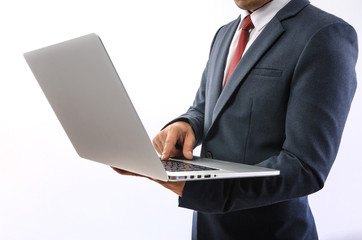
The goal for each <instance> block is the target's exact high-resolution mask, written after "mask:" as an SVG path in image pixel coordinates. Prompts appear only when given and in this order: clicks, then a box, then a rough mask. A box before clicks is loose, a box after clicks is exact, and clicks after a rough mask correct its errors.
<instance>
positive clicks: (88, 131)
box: [24, 34, 168, 181]
mask: <svg viewBox="0 0 362 240" xmlns="http://www.w3.org/2000/svg"><path fill="white" fill-rule="evenodd" d="M24 57H25V59H26V61H27V63H28V64H29V66H30V68H31V70H32V72H33V74H34V76H35V78H36V79H37V81H38V83H39V85H40V87H41V88H42V90H43V92H44V94H45V95H46V97H47V99H48V101H49V103H50V105H51V106H52V108H53V110H54V112H55V113H56V115H57V117H58V119H59V121H60V122H61V124H62V126H63V128H64V130H65V132H66V133H67V135H68V137H69V139H70V141H71V142H72V144H73V146H74V148H75V149H76V151H77V153H78V154H79V156H81V157H83V158H86V159H90V160H94V161H97V162H101V163H104V164H107V165H110V166H114V167H117V168H120V169H124V170H128V171H131V172H135V173H138V174H142V175H145V176H149V177H152V178H156V179H160V180H163V181H167V180H168V177H167V174H166V171H165V170H164V168H163V166H162V163H161V162H160V160H159V158H158V156H157V154H156V152H155V150H154V148H153V146H152V143H151V141H150V139H149V137H148V135H147V133H146V131H145V129H144V127H143V125H142V123H141V121H140V119H139V117H138V115H137V113H136V111H135V109H134V107H133V105H132V103H131V101H130V99H129V97H128V95H127V92H126V90H125V88H124V86H123V84H122V82H121V81H120V79H119V77H118V74H117V72H116V70H115V68H114V66H113V64H112V62H111V60H110V58H109V56H108V54H107V52H106V51H105V48H104V46H103V44H102V42H101V40H100V38H99V37H98V36H97V35H96V34H89V35H86V36H83V37H80V38H76V39H73V40H69V41H66V42H63V43H59V44H55V45H52V46H49V47H45V48H41V49H38V50H35V51H31V52H28V53H25V54H24ZM120 123H121V124H120Z"/></svg>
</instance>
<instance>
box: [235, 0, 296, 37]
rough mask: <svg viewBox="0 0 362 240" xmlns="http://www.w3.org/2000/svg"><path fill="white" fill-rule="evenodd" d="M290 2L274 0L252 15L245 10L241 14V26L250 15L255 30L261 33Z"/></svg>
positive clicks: (288, 0)
mask: <svg viewBox="0 0 362 240" xmlns="http://www.w3.org/2000/svg"><path fill="white" fill-rule="evenodd" d="M290 1H291V0H272V1H271V2H269V3H267V4H265V5H264V6H262V7H261V8H259V9H257V10H256V11H255V12H253V13H251V14H250V13H249V12H248V11H246V10H243V11H242V12H241V14H240V17H241V21H240V24H242V22H243V21H242V20H243V19H244V18H245V17H246V16H248V15H249V14H250V17H251V21H252V22H253V24H254V27H255V30H257V31H259V30H261V29H263V28H264V27H265V26H266V25H267V24H268V23H269V22H270V20H271V19H272V18H273V17H274V16H275V15H276V14H277V13H278V12H279V10H280V9H282V8H283V7H284V6H285V5H287V4H288V3H289V2H290Z"/></svg>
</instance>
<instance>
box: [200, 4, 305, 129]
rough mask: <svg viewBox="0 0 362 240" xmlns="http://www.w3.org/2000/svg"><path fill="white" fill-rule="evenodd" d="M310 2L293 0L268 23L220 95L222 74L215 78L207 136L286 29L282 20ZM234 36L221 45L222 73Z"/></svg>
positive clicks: (296, 12) (293, 14) (206, 127)
mask: <svg viewBox="0 0 362 240" xmlns="http://www.w3.org/2000/svg"><path fill="white" fill-rule="evenodd" d="M309 4H310V2H309V1H308V0H292V1H291V2H290V3H288V4H287V5H286V6H285V7H284V8H283V9H282V10H281V11H280V12H278V13H277V15H276V16H275V17H274V18H273V19H272V20H271V21H270V22H269V23H268V25H267V26H266V27H265V29H264V30H263V32H262V33H261V34H260V35H259V36H258V38H257V39H256V40H255V41H254V43H253V44H252V45H251V46H250V47H249V49H248V51H247V52H246V53H245V54H244V56H243V58H242V59H241V60H240V62H239V64H238V65H237V67H236V68H235V70H234V73H233V74H232V75H231V76H230V78H229V80H228V84H227V85H226V86H225V88H224V89H223V91H222V92H221V94H220V96H219V97H218V94H219V93H220V87H219V86H221V82H220V76H221V75H220V74H219V75H220V76H218V77H217V78H214V79H213V81H214V83H213V85H214V88H213V89H214V90H211V91H212V92H211V94H210V98H209V101H211V102H212V104H211V105H210V108H209V109H206V111H207V112H209V111H213V112H212V113H211V112H210V113H211V115H212V118H211V121H210V122H209V121H207V122H205V130H206V132H205V136H207V134H208V132H209V130H210V129H211V127H212V125H213V124H214V123H215V120H216V119H217V118H218V116H219V115H220V113H221V111H222V109H223V108H224V107H225V105H226V104H227V102H228V100H229V99H230V97H231V96H232V94H233V93H234V92H235V90H236V89H237V88H238V86H239V85H240V84H241V83H242V82H243V81H244V80H245V77H246V76H247V74H248V73H249V72H250V70H251V69H252V68H253V66H254V65H255V64H256V63H257V62H258V61H259V59H260V58H261V57H262V56H263V54H264V53H265V52H266V51H267V50H268V49H270V47H271V46H272V45H273V44H274V43H275V42H276V41H277V39H278V38H279V37H280V36H281V35H282V34H283V32H284V31H285V30H284V28H283V26H282V24H281V21H283V20H284V19H287V18H290V17H293V16H295V15H297V14H298V13H299V12H300V11H301V10H302V9H303V8H304V7H306V6H308V5H309ZM236 26H237V25H236ZM235 28H236V27H235ZM235 28H234V31H235ZM229 35H230V33H229ZM229 35H228V36H229ZM232 36H233V35H232ZM232 36H231V37H229V38H230V39H229V38H227V39H229V40H228V41H225V42H224V44H226V45H227V48H224V47H222V46H219V47H220V48H222V55H221V56H222V58H221V61H223V64H220V65H219V66H222V69H221V70H219V71H220V72H222V74H223V73H224V69H225V62H226V57H227V53H228V49H229V45H230V42H231V39H232ZM215 47H216V46H215ZM222 76H223V75H222ZM215 84H219V85H215ZM214 106H215V107H214ZM212 107H214V108H212ZM205 120H206V119H205Z"/></svg>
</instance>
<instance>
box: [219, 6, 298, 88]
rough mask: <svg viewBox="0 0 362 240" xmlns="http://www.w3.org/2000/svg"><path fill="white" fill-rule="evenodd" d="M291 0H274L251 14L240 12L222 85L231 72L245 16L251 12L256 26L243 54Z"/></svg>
mask: <svg viewBox="0 0 362 240" xmlns="http://www.w3.org/2000/svg"><path fill="white" fill-rule="evenodd" d="M290 1H291V0H272V1H271V2H269V3H267V4H265V5H264V6H263V7H261V8H259V9H257V10H256V11H255V12H253V13H251V14H250V13H249V12H248V11H246V10H242V12H241V14H240V17H241V18H240V19H241V20H240V23H239V26H238V28H237V29H236V31H235V34H234V38H233V40H232V41H231V44H230V48H229V54H228V57H227V60H226V66H225V70H224V80H223V83H222V86H224V83H225V80H226V76H227V74H228V72H229V68H230V65H231V61H232V59H233V56H234V52H235V50H236V47H237V45H238V41H239V36H240V33H241V26H242V24H243V22H244V18H245V17H246V16H248V15H249V14H250V17H251V21H252V22H253V24H254V27H255V28H254V29H252V30H251V31H250V35H249V40H248V43H247V44H246V47H245V50H244V53H243V55H244V54H245V53H246V51H247V50H248V49H249V47H250V46H251V44H252V43H253V42H254V41H255V39H256V38H257V37H258V36H259V35H260V33H261V32H262V31H263V30H264V28H265V26H266V25H267V24H268V23H269V22H270V20H271V19H272V18H273V17H274V16H275V15H276V14H277V13H278V12H279V10H280V9H282V8H283V7H284V6H285V5H287V3H289V2H290ZM241 57H243V56H241Z"/></svg>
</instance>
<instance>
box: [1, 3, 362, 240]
mask: <svg viewBox="0 0 362 240" xmlns="http://www.w3.org/2000/svg"><path fill="white" fill-rule="evenodd" d="M312 3H313V4H315V5H317V6H318V7H321V8H322V9H324V10H327V11H329V12H331V13H334V14H336V15H338V16H340V17H342V18H343V19H345V20H346V21H348V22H349V23H351V24H352V25H353V26H354V27H355V28H356V30H357V32H359V33H360V35H361V34H362V23H361V21H360V20H361V17H360V13H361V7H362V4H361V3H360V1H359V0H345V1H343V3H342V2H341V1H337V0H319V1H317V0H314V1H312ZM238 14H239V10H238V8H237V7H236V6H235V4H234V2H233V1H232V0H228V1H225V0H209V1H195V0H183V1H169V0H154V1H122V0H118V1H108V0H102V1H100V0H87V1H85V0H84V1H77V0H63V1H50V0H43V1H40V0H32V1H26V0H11V1H5V0H1V3H0V114H1V115H0V116H1V118H0V239H4V240H22V239H27V240H35V239H56V240H58V239H71V240H73V239H89V240H93V239H160V240H162V239H170V238H172V239H189V238H190V233H191V215H192V212H191V211H190V210H187V209H182V208H178V207H177V197H176V196H175V195H174V194H173V193H171V192H169V191H168V190H165V189H163V188H162V187H160V186H159V185H157V184H155V183H153V182H150V181H148V180H145V179H140V178H135V177H124V176H120V175H117V174H116V173H115V172H114V171H112V170H111V169H110V168H109V167H108V166H104V165H101V164H98V163H94V162H91V161H87V160H84V159H81V158H79V157H78V156H77V154H76V152H75V151H74V149H73V147H72V146H71V144H70V142H69V140H68V138H67V137H66V135H65V133H64V131H63V129H62V128H61V126H60V124H59V122H58V120H57V119H56V117H55V115H54V113H53V112H52V110H51V108H50V106H49V104H48V103H47V101H46V99H45V97H44V96H43V93H42V92H41V90H40V88H39V86H38V85H37V83H36V81H35V79H34V77H33V75H32V74H31V72H30V70H29V68H28V66H27V65H26V63H25V61H24V59H23V56H22V54H23V53H24V52H26V51H30V50H33V49H36V48H40V47H43V46H46V45H51V44H53V43H57V42H60V41H64V40H67V39H71V38H75V37H78V36H81V35H85V34H88V33H91V32H96V33H97V34H99V35H100V36H101V37H102V39H103V42H104V44H105V45H106V47H107V49H108V52H109V54H110V56H111V58H112V60H113V62H114V65H115V66H116V68H117V70H118V73H119V75H120V76H121V78H122V79H123V81H124V84H125V86H126V88H127V89H128V92H129V95H130V97H131V98H132V100H133V101H134V105H135V107H136V109H137V111H138V113H139V115H140V117H141V119H142V121H143V122H144V124H145V127H146V129H147V131H148V133H149V135H150V137H153V136H154V135H155V134H156V133H157V132H158V130H159V129H160V128H161V127H162V126H163V125H164V124H165V123H166V122H167V121H169V120H171V119H173V118H174V117H176V116H178V115H179V114H181V113H183V112H184V111H186V109H187V108H188V106H189V105H190V104H191V103H192V100H193V98H194V95H195V92H196V90H197V87H198V85H199V81H200V78H201V74H202V71H203V68H204V66H205V64H206V60H207V56H208V51H209V47H210V43H211V40H212V38H213V35H214V33H215V32H216V30H217V29H218V28H219V27H220V26H221V25H223V24H225V23H227V22H229V21H231V20H233V19H235V18H236V17H237V15H238ZM301 31H302V30H301ZM361 71H362V67H361V64H360V62H359V63H358V65H357V73H358V75H361ZM361 106H362V93H361V91H360V89H358V90H357V92H356V96H355V99H354V103H353V106H352V109H351V112H350V115H349V119H348V122H347V125H346V128H345V131H344V136H343V141H342V144H341V146H340V151H339V154H338V157H337V159H336V162H335V164H334V166H333V169H332V171H331V173H330V176H329V178H328V180H327V182H326V186H325V188H324V189H323V190H322V191H320V192H318V193H316V194H313V195H312V196H311V197H310V201H311V205H312V208H313V212H314V215H315V219H316V222H317V225H318V230H319V234H320V238H321V239H362V229H361V226H362V207H361V205H360V204H361V202H362V193H361V183H362V174H361V169H362V161H361V160H362V157H361V151H360V150H361V148H362V144H361V140H360V137H361V136H362V127H361V122H362V113H361ZM170 236H172V237H170Z"/></svg>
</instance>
